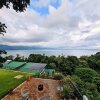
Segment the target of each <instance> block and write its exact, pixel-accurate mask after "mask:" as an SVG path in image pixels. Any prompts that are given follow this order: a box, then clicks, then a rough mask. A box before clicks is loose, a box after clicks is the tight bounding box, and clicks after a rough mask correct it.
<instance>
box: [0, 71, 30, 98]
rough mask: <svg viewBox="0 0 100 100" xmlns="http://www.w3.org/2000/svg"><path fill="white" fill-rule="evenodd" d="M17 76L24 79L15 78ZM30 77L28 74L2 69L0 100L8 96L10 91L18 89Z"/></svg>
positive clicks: (0, 74)
mask: <svg viewBox="0 0 100 100" xmlns="http://www.w3.org/2000/svg"><path fill="white" fill-rule="evenodd" d="M17 75H22V76H23V77H21V78H20V79H16V78H14V77H15V76H17ZM28 76H29V74H26V73H21V72H15V71H11V70H3V69H0V99H1V98H2V97H3V96H5V95H6V93H7V92H8V90H9V89H14V88H15V87H17V86H18V85H19V84H21V83H22V82H23V81H25V80H26V78H27V77H28Z"/></svg>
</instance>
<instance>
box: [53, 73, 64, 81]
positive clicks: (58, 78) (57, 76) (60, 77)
mask: <svg viewBox="0 0 100 100" xmlns="http://www.w3.org/2000/svg"><path fill="white" fill-rule="evenodd" d="M63 78H64V76H63V75H62V74H61V73H55V74H54V79H55V80H61V79H63Z"/></svg>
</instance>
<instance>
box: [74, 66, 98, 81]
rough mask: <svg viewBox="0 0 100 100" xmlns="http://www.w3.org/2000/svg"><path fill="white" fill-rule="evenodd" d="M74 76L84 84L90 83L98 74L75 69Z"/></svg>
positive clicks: (92, 71)
mask: <svg viewBox="0 0 100 100" xmlns="http://www.w3.org/2000/svg"><path fill="white" fill-rule="evenodd" d="M75 75H77V76H78V77H80V78H81V79H82V80H83V81H85V82H92V81H93V79H94V77H97V75H98V74H97V72H96V71H95V70H93V69H91V68H76V70H75Z"/></svg>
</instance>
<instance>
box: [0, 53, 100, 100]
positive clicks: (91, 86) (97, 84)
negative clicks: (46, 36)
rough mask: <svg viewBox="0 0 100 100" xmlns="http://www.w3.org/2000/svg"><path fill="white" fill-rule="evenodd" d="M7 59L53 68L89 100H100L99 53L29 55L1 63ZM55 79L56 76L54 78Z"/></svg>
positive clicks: (7, 57) (3, 59)
mask: <svg viewBox="0 0 100 100" xmlns="http://www.w3.org/2000/svg"><path fill="white" fill-rule="evenodd" d="M7 59H10V60H15V61H26V62H36V63H40V62H41V63H47V67H46V68H53V69H55V70H56V71H57V72H61V73H62V74H63V75H64V76H69V75H70V78H71V79H72V80H73V81H74V82H75V83H76V85H77V87H78V88H79V90H80V92H81V93H82V94H85V95H87V96H88V98H90V100H100V52H98V53H96V54H94V55H91V56H81V57H80V58H77V57H76V56H67V57H65V56H58V57H56V56H46V55H45V54H43V55H40V54H30V55H29V57H28V58H25V57H24V56H23V57H21V56H20V55H18V54H17V55H16V57H15V58H14V57H13V56H6V57H4V58H2V57H1V58H0V60H1V62H4V61H6V60H7ZM56 77H57V76H56Z"/></svg>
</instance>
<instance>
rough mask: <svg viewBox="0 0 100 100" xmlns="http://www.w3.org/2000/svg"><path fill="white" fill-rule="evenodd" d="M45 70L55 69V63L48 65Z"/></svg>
mask: <svg viewBox="0 0 100 100" xmlns="http://www.w3.org/2000/svg"><path fill="white" fill-rule="evenodd" d="M46 68H47V69H55V68H56V64H55V63H50V64H48V65H47V66H46Z"/></svg>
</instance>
